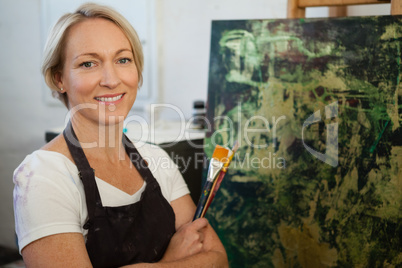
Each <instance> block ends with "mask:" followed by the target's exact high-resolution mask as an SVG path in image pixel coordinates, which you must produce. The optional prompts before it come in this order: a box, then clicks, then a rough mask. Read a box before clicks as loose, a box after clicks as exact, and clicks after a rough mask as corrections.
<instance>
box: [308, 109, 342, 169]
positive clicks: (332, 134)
mask: <svg viewBox="0 0 402 268" xmlns="http://www.w3.org/2000/svg"><path fill="white" fill-rule="evenodd" d="M325 117H326V119H331V118H335V117H338V102H333V103H330V104H328V105H326V106H325ZM321 120H323V119H322V118H321V112H320V110H318V111H316V112H314V113H313V114H312V115H310V116H309V117H308V118H307V119H306V121H304V123H303V128H302V141H303V145H304V148H306V149H307V151H308V152H309V153H310V154H312V155H313V156H315V157H316V158H318V159H319V160H321V161H322V162H325V163H327V164H328V165H330V166H333V167H336V166H338V123H330V124H326V129H327V138H326V142H325V146H326V148H325V154H323V153H320V152H318V151H316V150H314V149H313V148H311V147H310V146H308V145H307V144H305V142H304V129H305V128H306V127H308V126H309V125H311V124H314V123H317V122H319V121H321Z"/></svg>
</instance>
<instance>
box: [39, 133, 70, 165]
mask: <svg viewBox="0 0 402 268" xmlns="http://www.w3.org/2000/svg"><path fill="white" fill-rule="evenodd" d="M40 150H42V151H49V152H56V153H59V154H62V155H64V156H65V157H67V158H68V159H70V161H73V159H72V157H71V154H70V151H69V150H68V147H67V143H66V140H65V139H64V136H63V134H59V135H58V136H56V137H55V138H54V139H53V140H51V141H50V142H48V143H46V144H45V145H44V146H43V147H42V148H40Z"/></svg>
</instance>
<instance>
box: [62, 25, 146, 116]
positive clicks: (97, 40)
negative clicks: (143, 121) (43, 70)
mask: <svg viewBox="0 0 402 268" xmlns="http://www.w3.org/2000/svg"><path fill="white" fill-rule="evenodd" d="M66 40H67V43H66V47H65V51H64V59H65V60H64V66H63V70H62V72H61V73H59V74H58V75H56V80H57V81H58V86H59V88H63V90H64V91H65V92H66V94H67V96H68V100H69V106H70V107H69V108H70V110H72V113H73V114H72V116H74V117H75V118H76V119H78V120H80V121H83V120H84V121H85V120H86V121H87V122H88V121H91V122H93V123H97V124H109V123H112V122H113V121H116V122H118V121H122V119H124V118H125V117H126V116H127V114H128V112H129V111H130V109H131V107H132V105H133V103H134V101H135V98H136V96H137V88H138V73H137V68H136V66H135V63H134V55H133V52H132V49H131V45H130V42H129V41H128V39H127V37H126V36H125V35H124V33H123V31H122V30H121V29H120V28H119V27H118V26H116V25H115V24H114V23H113V22H111V21H109V20H106V19H102V18H91V19H87V20H84V21H83V22H80V23H78V24H76V25H74V26H72V27H71V28H70V30H69V32H68V34H67V37H66ZM77 117H79V118H77Z"/></svg>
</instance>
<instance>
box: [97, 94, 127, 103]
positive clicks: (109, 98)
mask: <svg viewBox="0 0 402 268" xmlns="http://www.w3.org/2000/svg"><path fill="white" fill-rule="evenodd" d="M123 96H124V93H123V94H119V95H115V96H100V97H95V100H97V101H99V102H103V103H113V104H116V102H118V101H119V100H121V99H122V98H123Z"/></svg>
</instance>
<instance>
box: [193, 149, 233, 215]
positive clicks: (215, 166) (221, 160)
mask: <svg viewBox="0 0 402 268" xmlns="http://www.w3.org/2000/svg"><path fill="white" fill-rule="evenodd" d="M229 153H230V150H229V149H227V148H224V147H222V146H220V145H217V146H216V147H215V150H214V153H213V155H212V159H211V161H210V162H209V167H208V174H207V180H206V182H205V184H204V187H203V189H202V192H201V197H200V200H199V201H198V205H197V210H196V211H195V215H194V219H193V221H194V220H196V219H198V218H200V217H201V214H202V211H203V210H204V207H205V205H206V202H207V200H208V197H209V194H210V192H211V187H212V185H213V184H214V181H215V179H216V178H217V176H218V174H219V172H220V171H221V170H222V168H223V166H224V164H225V163H226V162H227V159H228V156H229Z"/></svg>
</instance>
